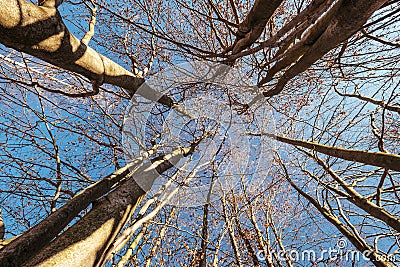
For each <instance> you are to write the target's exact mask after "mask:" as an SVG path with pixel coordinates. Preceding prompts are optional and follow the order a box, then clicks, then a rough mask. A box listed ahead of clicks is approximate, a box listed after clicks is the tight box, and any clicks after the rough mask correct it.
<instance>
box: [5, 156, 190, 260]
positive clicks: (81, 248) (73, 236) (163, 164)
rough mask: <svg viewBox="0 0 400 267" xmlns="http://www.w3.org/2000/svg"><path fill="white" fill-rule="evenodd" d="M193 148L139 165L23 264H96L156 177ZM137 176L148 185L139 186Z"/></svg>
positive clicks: (143, 183)
mask: <svg viewBox="0 0 400 267" xmlns="http://www.w3.org/2000/svg"><path fill="white" fill-rule="evenodd" d="M190 151H191V148H179V149H177V150H175V151H173V152H172V153H171V154H168V155H166V156H164V157H160V158H159V159H157V160H156V161H154V162H153V163H152V162H148V163H145V164H144V165H143V166H141V167H139V168H138V169H137V170H135V173H134V174H133V175H132V177H131V178H129V179H128V180H126V181H125V182H124V183H123V184H121V185H120V186H119V187H118V188H117V189H115V190H114V191H113V192H111V193H110V194H108V195H107V196H105V197H104V198H102V199H101V200H100V201H99V202H98V204H97V205H95V206H94V207H93V209H92V210H91V211H90V212H89V213H88V214H87V215H85V216H84V217H83V218H82V219H81V220H79V221H78V222H77V223H76V224H74V225H73V226H72V227H71V228H69V229H68V230H67V231H66V232H65V233H63V234H62V235H60V236H59V237H57V238H56V239H55V240H54V241H53V242H52V243H50V244H49V245H48V246H47V247H46V248H44V249H43V250H42V251H40V252H39V253H38V254H37V255H36V256H35V257H34V258H33V259H31V260H30V261H29V262H28V263H25V264H23V266H26V267H28V266H49V267H54V266H66V267H69V266H87V267H89V266H96V264H97V262H98V261H99V259H100V258H101V256H102V255H103V253H104V251H105V250H106V249H107V248H108V246H109V245H110V244H111V243H112V242H113V241H114V238H115V236H116V235H117V234H118V232H119V231H120V230H121V228H122V227H123V225H124V223H125V222H126V220H127V219H128V218H129V217H130V216H131V215H132V213H133V211H134V210H135V208H136V206H137V205H138V203H139V202H140V200H141V199H142V197H143V196H144V194H145V192H146V190H147V189H149V187H151V185H152V183H153V181H154V180H155V179H156V178H157V177H158V176H159V174H160V173H162V172H164V171H165V170H167V169H169V168H170V167H172V166H173V164H176V163H177V162H178V161H179V160H180V159H182V158H183V157H184V156H185V155H187V154H188V153H190ZM137 179H140V180H141V181H142V182H141V183H140V184H141V186H142V187H143V186H144V187H148V188H142V187H141V186H139V185H138V183H137V182H136V181H137ZM7 266H19V265H7Z"/></svg>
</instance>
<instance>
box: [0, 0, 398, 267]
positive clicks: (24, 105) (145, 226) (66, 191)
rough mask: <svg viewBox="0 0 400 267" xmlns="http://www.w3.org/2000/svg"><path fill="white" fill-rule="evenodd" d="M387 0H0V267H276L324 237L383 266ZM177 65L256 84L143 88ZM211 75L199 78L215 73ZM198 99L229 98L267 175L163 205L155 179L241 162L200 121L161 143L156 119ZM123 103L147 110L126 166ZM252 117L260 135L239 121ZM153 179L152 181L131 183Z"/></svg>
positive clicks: (392, 259) (389, 112) (392, 87)
mask: <svg viewBox="0 0 400 267" xmlns="http://www.w3.org/2000/svg"><path fill="white" fill-rule="evenodd" d="M397 3H398V1H396V0H394V1H388V0H387V1H384V0H374V1H371V0H370V1H366V0H352V1H347V0H339V1H331V0H326V1H323V0H312V1H281V0H279V1H266V0H255V1H254V2H246V1H212V0H208V1H194V2H192V3H186V2H181V1H132V2H129V3H128V2H121V1H83V2H74V1H50V0H44V1H39V3H38V4H37V5H36V4H34V3H31V2H27V1H24V0H12V1H8V2H2V3H0V10H1V15H0V34H1V37H0V42H1V43H2V44H3V45H4V46H3V47H2V48H1V49H2V53H1V55H0V56H1V60H2V67H1V75H0V76H1V81H2V86H1V89H2V94H1V99H0V101H1V104H0V107H1V113H2V115H3V116H2V119H1V121H0V125H1V126H0V127H1V128H2V132H3V133H4V134H3V136H2V137H1V138H0V143H1V144H2V148H1V158H2V164H1V173H2V176H1V177H2V183H1V185H0V193H1V198H2V204H1V206H0V208H1V210H2V216H0V239H3V235H4V234H3V232H4V229H5V233H6V235H5V240H4V241H2V243H1V247H0V266H36V265H40V266H63V265H65V266H83V265H85V266H103V265H106V264H111V263H110V262H112V263H115V264H116V265H118V266H125V265H128V266H132V265H133V266H136V265H140V266H142V265H143V266H152V265H154V264H155V265H157V266H158V265H160V266H164V265H165V266H179V265H182V266H187V265H197V266H208V265H211V266H220V265H237V266H248V265H249V266H261V265H262V264H264V261H265V263H266V264H267V266H293V265H294V264H295V263H296V262H297V261H298V259H296V258H293V256H292V255H291V254H290V251H293V250H295V251H305V250H307V249H314V250H315V249H316V248H317V246H318V244H322V245H324V246H325V247H327V246H331V247H332V246H334V245H335V244H334V243H335V240H332V236H339V235H341V236H344V237H345V238H346V240H348V242H349V243H348V249H349V250H351V249H353V248H354V249H355V250H358V251H359V252H361V253H365V252H368V253H367V254H368V255H367V257H366V260H365V261H366V262H368V264H374V265H375V266H395V265H396V263H397V262H398V261H399V259H398V256H397V250H398V243H397V236H398V232H399V230H400V222H399V215H398V213H399V210H398V207H397V206H398V204H399V197H398V182H397V179H398V175H399V174H398V172H399V171H400V169H399V166H400V157H399V155H398V153H399V152H398V145H399V144H398V127H399V124H398V116H399V110H400V107H399V105H398V102H397V101H398V100H397V98H398V97H399V93H398V84H399V82H398V71H397V70H398V67H397V62H398V57H399V55H398V52H397V51H398V47H399V44H398V43H397V42H398V38H397V35H396V34H397V32H398V31H397V30H398V29H397V28H398V25H399V24H398V18H397V16H396V15H397V14H398V12H399V11H400V10H399V9H398V7H397ZM83 21H85V23H87V24H85V23H82V22H83ZM87 25H88V26H89V27H88V28H89V30H88V31H85V30H84V28H82V27H87ZM95 25H96V26H95ZM76 36H81V38H78V37H76ZM89 43H90V44H91V46H92V47H94V48H91V47H90V46H89ZM194 59H197V60H198V59H201V60H203V61H209V62H222V63H225V64H226V65H229V66H237V67H240V70H241V71H242V72H243V74H245V76H247V77H246V78H248V79H253V80H255V81H256V82H255V83H256V84H257V86H256V88H254V87H250V86H246V85H244V84H236V86H237V85H239V86H237V87H238V88H240V89H241V90H239V91H238V90H233V89H230V88H222V89H221V87H218V86H216V85H215V84H213V82H212V79H211V81H210V82H207V81H206V80H203V81H201V82H198V83H195V82H193V81H191V82H187V83H186V84H185V86H182V87H176V88H173V90H171V91H169V92H163V91H160V90H157V89H159V88H156V86H154V84H150V81H151V79H152V77H154V75H155V74H156V73H160V72H162V71H163V70H165V69H168V67H170V66H173V65H176V64H177V63H179V62H181V61H183V60H194ZM227 69H228V67H219V68H210V70H212V71H215V73H214V74H216V75H215V77H217V76H218V75H219V74H221V73H224V74H225V72H228V71H227ZM199 72H200V73H201V71H199ZM167 73H168V72H167ZM217 74H218V75H217ZM164 77H165V76H164ZM213 77H214V76H213ZM228 77H229V76H228ZM208 78H210V77H208ZM145 81H147V83H145ZM232 81H235V79H232ZM214 82H215V80H214ZM149 84H150V85H153V86H150V85H149ZM233 84H234V83H233ZM231 85H232V84H231ZM87 88H91V89H87ZM199 94H208V95H210V96H212V97H214V98H218V99H220V101H221V102H226V103H229V105H228V107H229V110H230V111H232V112H231V113H230V114H236V115H235V116H236V117H235V116H233V115H232V117H231V121H232V123H238V122H239V121H235V119H236V120H238V118H242V117H243V118H246V119H245V120H244V122H245V124H246V125H248V126H249V127H250V128H249V130H248V132H245V133H242V135H241V136H244V137H243V138H248V140H250V144H253V145H257V144H259V143H260V142H261V141H262V142H272V141H265V140H266V138H272V139H273V140H276V141H277V142H278V144H279V146H278V147H277V148H276V149H275V150H276V152H274V162H273V164H272V166H271V168H270V171H269V173H268V172H267V170H264V169H263V168H261V169H262V170H263V171H265V172H263V171H260V172H254V173H253V172H252V171H254V169H252V167H251V166H250V167H248V168H246V169H245V170H247V171H249V172H250V173H246V174H243V175H242V176H241V178H242V179H243V180H241V182H240V183H239V186H238V187H236V188H235V189H231V188H225V190H221V192H220V193H221V194H220V195H219V197H220V198H218V200H216V201H208V202H206V203H205V204H204V205H202V206H201V207H197V208H192V209H188V208H184V207H179V206H178V207H170V206H168V205H167V204H168V203H171V201H176V200H177V199H179V197H180V195H179V191H178V190H175V189H174V188H175V187H174V186H173V185H175V184H178V186H177V187H176V188H184V187H185V185H187V184H189V183H191V182H193V181H195V182H196V181H200V180H207V181H212V182H211V184H214V181H216V180H218V179H219V178H220V176H221V172H220V170H223V169H224V168H227V166H228V167H231V166H232V165H229V162H234V163H238V164H239V163H241V164H244V165H247V163H248V162H246V161H245V160H244V159H243V158H244V157H243V156H242V155H241V153H240V152H237V153H232V151H235V150H231V151H229V149H228V144H230V143H232V142H234V141H235V140H233V138H231V139H229V134H227V131H225V133H224V131H223V130H224V129H223V127H220V124H218V123H216V122H215V120H199V119H198V120H190V119H188V123H187V124H186V125H185V127H183V128H182V133H181V135H180V137H182V138H181V139H179V140H172V141H171V140H170V141H171V142H166V143H163V138H164V136H163V135H165V134H168V133H166V132H165V131H164V128H163V124H164V123H165V119H166V117H168V114H170V113H171V112H176V113H177V114H179V115H180V116H182V117H185V116H186V117H189V118H191V114H192V112H194V111H195V109H194V108H192V109H191V110H190V109H189V111H188V110H186V109H185V108H186V106H187V103H188V101H190V100H191V99H196V100H197V101H198V103H197V104H198V105H203V106H207V105H208V106H211V103H210V102H207V101H205V100H204V99H203V98H199V97H198V95H199ZM137 95H140V96H141V97H142V98H138V96H137ZM132 97H134V99H136V100H137V103H133V105H136V104H137V105H139V106H140V107H142V106H145V104H146V103H148V102H146V101H152V102H157V103H156V104H155V105H154V107H153V109H151V110H150V111H151V112H150V113H151V116H150V117H147V123H148V124H146V127H147V128H146V132H143V133H141V134H142V136H141V135H140V134H139V133H138V132H134V131H133V132H131V138H132V140H139V139H140V138H143V140H144V141H143V142H141V140H139V141H137V143H135V144H134V146H133V148H136V147H141V154H140V155H137V154H134V157H132V158H129V159H126V158H124V157H123V154H124V152H126V151H124V149H123V148H122V142H121V139H120V135H121V132H122V131H123V129H124V114H125V113H124V112H125V107H126V106H128V101H129V100H130V98H132ZM196 97H197V98H196ZM202 99H203V100H202ZM202 101H203V102H202ZM265 107H269V108H271V109H272V110H274V115H275V116H274V117H275V120H276V122H275V123H276V129H277V131H276V132H273V131H271V130H270V128H268V127H267V128H265V129H264V128H261V129H260V127H256V126H255V125H257V124H256V122H257V119H262V118H259V117H257V116H255V115H257V114H258V115H259V114H263V113H262V112H261V113H260V110H262V109H263V108H265ZM233 111H235V112H233ZM213 112H214V113H216V112H217V111H213ZM257 112H258V113H257ZM211 113H212V112H211ZM142 114H145V113H144V111H143V112H138V113H137V114H136V113H135V114H134V115H135V116H138V117H140V116H141V115H142ZM240 116H242V117H240ZM125 118H126V116H125ZM232 118H235V119H232ZM229 127H230V126H229ZM229 127H228V128H229ZM251 127H253V128H251ZM225 130H226V129H225ZM217 137H218V138H219V139H218V140H219V143H218V144H219V145H218V146H217V149H215V150H211V151H212V152H213V153H212V157H211V160H209V161H207V162H204V164H203V165H202V164H200V165H198V166H196V167H195V168H192V169H190V171H187V170H186V171H185V170H183V169H180V168H177V167H176V165H177V162H179V161H180V160H181V159H185V160H184V161H185V162H186V163H185V164H188V165H189V166H192V165H191V164H193V163H192V162H196V160H197V157H198V155H199V153H200V152H201V151H202V150H206V149H207V146H205V145H204V144H208V142H209V141H207V140H212V141H213V142H215V141H216V140H217ZM237 138H239V137H237ZM257 138H258V139H257ZM272 139H271V140H272ZM229 142H230V143H229ZM125 148H126V147H125ZM285 148H286V149H285ZM125 150H126V149H125ZM199 151H200V152H199ZM249 151H251V153H248V154H250V157H249V158H250V159H252V158H258V157H259V156H258V154H257V153H255V152H254V151H257V150H249ZM242 153H243V154H245V153H246V152H245V151H242ZM236 158H239V159H238V160H237V161H234V159H236ZM258 160H259V161H260V162H261V163H262V164H261V166H262V167H265V169H269V166H267V165H268V164H266V162H264V161H265V160H266V159H265V158H263V157H261V156H260V158H258ZM249 162H251V161H250V160H249ZM250 165H251V164H250ZM202 168H203V169H202ZM257 171H259V170H258V169H257ZM110 173H111V174H110ZM160 175H161V177H165V179H166V180H167V181H168V182H166V183H165V184H164V185H163V187H161V188H158V189H159V190H158V191H157V190H156V192H152V191H149V190H150V188H151V186H152V185H153V183H154V181H155V179H156V178H157V177H159V176H160ZM247 176H249V177H251V178H252V179H250V180H252V182H248V181H247V180H246V179H247ZM138 179H139V180H138ZM138 181H145V185H143V184H141V183H140V182H138ZM257 183H258V184H259V185H258V184H257ZM216 184H217V183H216ZM260 185H261V186H260ZM210 188H211V187H210ZM221 188H224V187H223V186H221ZM211 189H212V188H211ZM211 189H210V190H209V193H208V195H207V194H206V195H207V198H208V200H209V199H210V198H211V195H212V192H213V191H212V190H211ZM214 190H216V188H214ZM3 221H4V222H5V223H3ZM4 225H5V226H4ZM330 227H333V229H334V230H331V229H330ZM182 233H185V234H182ZM311 233H313V234H311ZM304 236H306V238H304ZM319 240H321V241H319ZM318 242H321V243H318ZM168 243H174V244H175V245H176V248H175V249H173V247H172V246H168ZM342 248H344V247H342ZM260 251H261V252H263V255H264V257H260V254H259V253H258V252H260ZM159 255H162V257H159ZM282 255H283V257H281V256H282ZM352 260H353V261H354V262H355V261H356V260H355V259H352ZM313 263H314V264H319V263H335V264H344V266H347V265H346V264H348V262H346V261H344V258H343V257H336V258H333V257H328V258H326V257H322V258H318V257H317V258H314V259H313ZM355 263H356V262H355Z"/></svg>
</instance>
